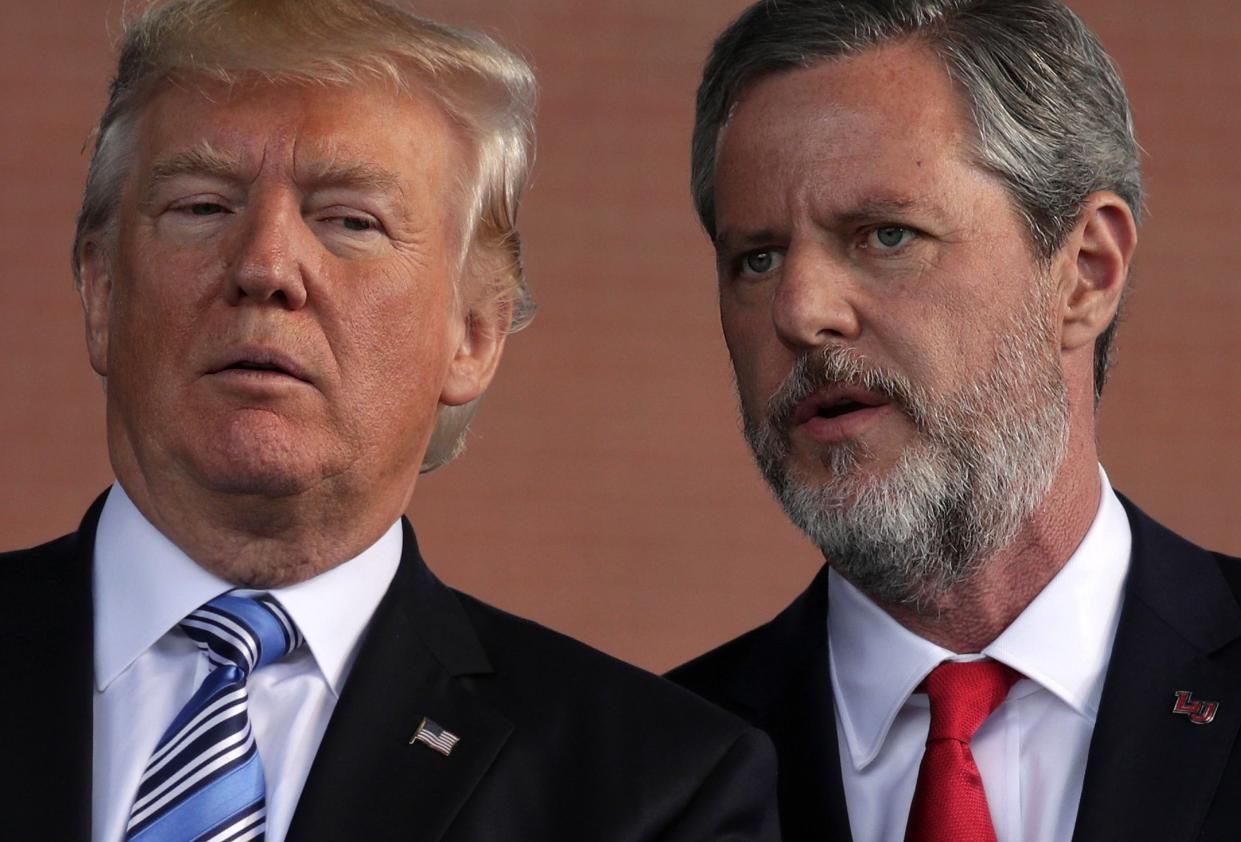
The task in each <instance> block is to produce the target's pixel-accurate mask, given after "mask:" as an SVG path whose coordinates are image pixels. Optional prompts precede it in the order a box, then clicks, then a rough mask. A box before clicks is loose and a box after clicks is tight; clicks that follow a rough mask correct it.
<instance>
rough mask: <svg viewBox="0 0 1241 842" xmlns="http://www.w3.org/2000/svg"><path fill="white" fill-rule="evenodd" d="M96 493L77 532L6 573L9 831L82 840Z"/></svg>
mask: <svg viewBox="0 0 1241 842" xmlns="http://www.w3.org/2000/svg"><path fill="white" fill-rule="evenodd" d="M103 499H104V498H103V497H100V498H99V499H98V500H97V501H95V504H94V505H93V506H92V507H91V508H90V510H89V511H88V512H87V514H86V517H85V518H84V519H83V521H82V525H81V527H80V529H79V532H78V533H77V534H75V535H69V536H66V537H64V538H61V539H60V540H58V541H56V542H54V543H53V544H50V545H47V546H46V547H44V548H41V549H40V550H38V551H35V552H34V553H31V554H30V557H29V558H28V559H26V560H24V561H22V562H20V565H21V567H20V568H19V567H18V566H17V565H6V568H5V575H6V577H8V578H7V579H6V581H7V583H8V585H9V586H10V587H13V588H15V590H14V591H13V593H14V594H15V595H16V597H17V598H15V599H12V600H10V601H9V602H8V603H7V605H6V607H5V610H4V611H3V612H0V639H2V640H4V641H5V644H6V645H5V654H4V659H3V661H4V667H3V674H4V681H5V686H6V687H9V688H23V689H21V690H20V691H18V692H10V693H9V694H6V695H7V696H8V698H7V699H6V701H5V703H4V710H5V711H6V712H8V715H7V716H6V717H5V719H6V726H5V734H4V737H3V744H4V752H3V754H4V759H5V761H6V764H7V763H8V762H10V761H13V760H14V759H15V758H24V760H23V761H22V764H21V785H20V786H17V787H16V788H14V787H6V788H5V789H4V790H3V791H4V793H5V794H4V795H0V803H3V804H5V805H7V806H8V808H9V809H7V810H5V813H6V815H7V816H8V817H9V818H7V819H6V823H5V828H6V832H7V833H10V834H13V836H12V838H15V839H16V838H23V839H25V838H29V839H65V840H80V842H87V840H89V839H90V825H91V773H92V758H93V749H92V740H93V731H94V687H93V684H94V680H93V679H94V608H93V603H92V598H91V557H92V554H93V552H94V544H95V525H96V523H97V522H98V520H99V512H100V510H101V509H102V508H103Z"/></svg>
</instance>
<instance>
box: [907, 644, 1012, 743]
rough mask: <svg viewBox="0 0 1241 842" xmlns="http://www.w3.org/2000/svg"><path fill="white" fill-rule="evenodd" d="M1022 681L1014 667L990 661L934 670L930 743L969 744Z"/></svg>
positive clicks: (929, 680) (957, 663)
mask: <svg viewBox="0 0 1241 842" xmlns="http://www.w3.org/2000/svg"><path fill="white" fill-rule="evenodd" d="M1019 678H1021V674H1020V673H1019V672H1017V671H1016V670H1015V669H1013V668H1012V667H1010V666H1007V665H1005V664H1001V663H999V662H998V661H992V660H990V659H987V660H983V661H944V662H943V663H942V664H940V665H939V666H937V667H936V668H935V669H933V670H931V674H930V675H928V676H927V677H926V681H925V682H924V687H925V689H926V694H927V696H928V697H929V698H930V702H931V730H930V732H929V733H928V734H927V741H928V742H929V741H930V740H957V741H959V742H962V743H965V744H966V745H969V742H970V740H971V739H972V738H973V736H974V732H975V731H977V730H978V729H979V727H980V726H981V725H982V724H983V722H985V721H986V719H987V717H988V716H990V715H991V713H992V711H994V710H995V709H996V708H997V707H999V706H1000V703H1001V702H1003V701H1004V698H1005V697H1006V696H1007V695H1008V691H1009V690H1010V689H1011V688H1012V686H1013V685H1014V684H1015V683H1017V680H1018V679H1019Z"/></svg>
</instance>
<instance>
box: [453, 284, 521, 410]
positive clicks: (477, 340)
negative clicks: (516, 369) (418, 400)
mask: <svg viewBox="0 0 1241 842" xmlns="http://www.w3.org/2000/svg"><path fill="white" fill-rule="evenodd" d="M512 320H513V305H512V302H511V301H510V300H508V299H507V298H505V299H501V300H495V299H494V297H491V296H488V297H487V300H485V301H482V302H477V303H475V304H473V305H470V307H469V309H468V310H467V312H466V313H465V325H464V330H463V331H462V333H461V338H460V340H459V342H458V343H457V348H456V351H455V353H454V354H453V358H452V361H451V362H450V363H449V364H448V376H447V377H446V378H445V379H444V388H443V390H442V391H441V392H440V403H442V404H445V405H447V406H460V405H461V404H466V403H469V402H470V401H472V400H474V399H475V398H478V397H479V396H481V395H482V394H483V392H485V391H486V390H487V386H488V385H490V383H491V378H492V377H493V376H495V373H496V366H498V365H499V364H500V356H501V355H502V354H503V352H504V340H505V339H506V338H507V337H508V329H509V325H510V324H511V323H512Z"/></svg>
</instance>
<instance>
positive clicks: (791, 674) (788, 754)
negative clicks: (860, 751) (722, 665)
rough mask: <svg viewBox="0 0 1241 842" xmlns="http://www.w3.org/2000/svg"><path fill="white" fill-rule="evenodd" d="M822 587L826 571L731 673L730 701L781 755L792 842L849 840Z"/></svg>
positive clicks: (785, 824) (784, 818)
mask: <svg viewBox="0 0 1241 842" xmlns="http://www.w3.org/2000/svg"><path fill="white" fill-rule="evenodd" d="M827 587H828V577H827V567H826V566H824V567H823V569H822V570H821V571H819V574H818V575H817V576H816V577H815V579H814V581H813V582H812V583H811V584H810V587H808V588H807V589H806V591H805V592H804V593H803V594H802V595H801V596H799V597H798V598H797V600H796V601H794V602H793V604H792V605H790V606H789V607H788V608H787V609H785V610H784V612H783V613H781V615H780V616H779V617H777V618H776V619H775V620H774V621H773V622H772V623H771V625H770V626H769V627H768V629H767V631H768V632H769V633H770V635H771V638H770V639H769V640H768V641H766V642H765V643H764V645H763V646H762V647H761V648H759V649H756V650H754V651H753V652H751V654H750V658H751V663H750V664H748V665H745V666H743V667H741V668H739V669H737V670H736V671H735V674H736V675H739V676H744V677H745V679H744V680H743V681H741V682H738V683H737V684H736V685H735V687H734V689H733V693H734V694H735V698H737V699H739V700H740V702H741V703H742V704H743V705H745V706H747V707H748V708H749V710H750V711H751V714H750V716H749V719H750V720H751V721H752V722H753V723H754V724H755V725H757V726H758V727H759V728H761V729H762V730H764V731H766V732H767V733H768V734H769V735H770V736H771V739H772V742H774V743H775V745H776V748H777V752H778V753H779V761H780V772H779V775H780V778H779V796H780V814H781V826H782V829H783V833H784V837H785V839H787V840H789V842H799V840H805V839H810V838H814V839H828V840H832V842H848V840H850V839H851V836H850V832H849V817H848V811H847V810H846V808H845V796H844V784H843V782H842V779H841V772H840V762H841V761H840V748H839V745H838V743H837V739H836V705H835V701H834V699H833V697H832V684H831V674H830V673H829V671H828V646H827ZM756 677H757V678H756ZM742 713H744V712H742ZM811 828H813V829H814V832H813V833H812V834H808V833H807V829H811ZM825 830H826V831H827V834H826V835H824V831H825Z"/></svg>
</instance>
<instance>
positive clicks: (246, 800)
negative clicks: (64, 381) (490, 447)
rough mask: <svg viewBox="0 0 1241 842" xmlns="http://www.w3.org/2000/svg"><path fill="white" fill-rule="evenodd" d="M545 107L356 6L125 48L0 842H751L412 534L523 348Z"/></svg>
mask: <svg viewBox="0 0 1241 842" xmlns="http://www.w3.org/2000/svg"><path fill="white" fill-rule="evenodd" d="M533 100H534V81H533V78H532V76H531V74H530V71H529V69H528V68H527V67H526V65H525V64H524V63H523V62H521V61H520V60H519V59H517V58H516V57H514V56H513V55H511V54H510V53H509V52H507V51H505V50H504V49H502V48H500V47H499V46H497V45H496V44H495V43H494V42H493V41H491V40H490V39H488V38H486V37H483V36H481V35H477V34H473V33H469V32H465V31H461V30H457V29H454V28H451V27H448V26H444V25H441V24H438V23H434V22H431V21H427V20H423V19H420V18H417V17H415V16H413V15H410V14H408V13H406V12H404V11H402V10H400V9H397V8H395V7H392V6H389V5H385V4H383V3H381V2H378V0H264V2H259V0H173V2H167V3H161V4H157V5H155V6H153V7H151V8H150V9H149V10H147V11H146V12H145V13H144V14H142V15H141V16H139V17H138V18H137V19H136V21H135V22H134V23H133V24H132V25H131V26H130V27H129V29H128V30H127V32H126V33H125V35H124V38H123V41H122V44H121V49H120V58H119V63H118V70H117V76H116V80H115V82H114V83H113V85H112V90H111V97H110V99H109V101H108V105H107V108H106V110H105V112H104V114H103V116H102V118H101V120H100V123H99V129H98V137H97V141H96V148H95V154H94V158H93V160H92V162H91V168H90V173H89V175H88V179H87V185H86V190H85V197H84V200H83V204H82V212H81V215H80V217H79V221H78V230H77V238H76V242H75V245H74V252H73V253H74V269H75V272H76V275H77V279H78V289H79V291H80V295H81V300H82V306H83V309H84V313H85V322H86V339H87V347H88V351H89V357H90V363H91V365H92V367H93V368H94V369H95V371H97V372H98V373H99V375H100V376H101V377H103V378H104V384H105V389H106V396H107V432H108V448H109V452H110V455H111V461H112V465H113V468H114V470H115V473H116V478H117V481H116V483H115V484H114V485H113V486H112V488H111V489H110V490H109V491H108V492H107V493H106V494H105V495H104V496H103V497H101V498H100V499H99V501H98V502H96V504H95V505H94V506H93V507H92V508H91V509H90V511H89V512H88V513H87V515H86V517H85V519H84V520H83V522H82V524H81V526H80V528H79V529H78V531H77V532H76V533H74V534H72V535H68V536H66V537H64V538H61V539H59V540H57V541H54V542H52V543H50V544H45V545H43V546H41V547H37V548H35V549H32V550H26V551H22V552H15V553H9V554H7V555H5V556H3V557H0V565H2V569H3V571H4V574H5V583H6V593H8V594H9V595H10V600H9V605H8V607H7V609H6V611H5V612H3V614H0V636H3V639H4V640H5V641H6V647H5V648H6V651H5V654H4V660H3V663H2V664H0V674H2V675H3V676H4V679H5V688H6V692H5V699H6V701H5V702H4V704H3V708H2V710H3V711H4V713H5V714H6V716H5V719H6V723H7V724H6V728H5V731H6V736H5V738H4V743H3V744H4V748H5V750H4V762H5V767H6V769H7V770H8V772H9V775H8V778H9V780H10V783H9V785H8V786H6V787H5V789H4V795H3V796H0V798H2V799H3V803H4V804H5V807H6V810H5V812H6V819H5V821H4V832H3V834H2V835H4V837H5V838H12V839H49V840H52V839H54V840H57V841H58V842H60V840H81V842H87V840H93V842H121V841H122V840H130V842H164V841H165V840H167V841H169V842H171V840H177V842H185V840H213V841H214V842H225V840H230V842H241V840H253V839H269V840H284V839H287V840H300V841H301V842H307V841H308V840H367V842H372V841H373V840H384V839H400V840H425V841H426V842H431V840H463V841H464V840H474V839H479V840H481V839H488V840H494V839H505V840H530V842H536V841H537V842H546V840H561V839H563V840H585V839H590V840H616V842H621V840H656V839H661V840H685V842H690V840H695V842H696V840H706V839H730V840H767V839H773V838H775V832H774V829H773V827H774V807H773V798H772V796H773V789H774V771H773V768H772V758H771V749H770V746H769V745H768V744H767V742H766V739H765V738H764V737H762V735H761V734H759V733H758V732H757V731H755V730H754V729H751V728H749V727H747V726H745V725H744V724H743V723H742V722H741V721H740V720H738V719H735V718H733V717H731V716H729V715H727V714H725V713H723V712H721V711H718V710H717V709H715V708H712V707H711V706H709V705H707V704H706V703H704V702H701V701H700V700H698V699H696V698H695V697H693V696H692V695H691V694H689V693H687V692H685V691H684V690H681V689H680V688H677V687H674V686H672V685H670V684H668V683H666V682H664V681H662V680H661V679H657V678H655V677H653V676H650V675H648V674H646V673H643V672H642V671H640V670H638V669H636V668H633V667H630V666H628V665H625V664H622V663H619V662H617V661H614V660H612V659H610V658H608V657H606V656H604V655H601V654H600V653H597V652H594V651H592V650H590V649H588V648H587V647H585V646H582V645H581V644H578V643H576V642H574V641H571V640H569V639H567V638H564V637H562V636H560V635H557V634H555V633H553V632H550V631H548V630H546V629H543V628H541V627H539V626H537V625H535V624H533V623H530V622H527V621H524V620H521V619H518V618H515V617H512V616H509V615H507V614H504V613H503V612H500V611H498V610H496V609H494V608H491V607H489V606H486V605H484V604H482V603H480V602H478V601H477V600H474V599H472V598H470V597H468V596H465V595H463V594H459V593H456V592H454V591H452V590H450V589H448V588H446V587H445V586H444V585H442V584H440V583H439V582H438V581H437V580H436V579H435V577H434V576H433V575H432V574H431V572H430V571H429V570H428V569H427V567H426V565H425V564H424V563H423V561H422V559H421V558H420V556H419V553H418V548H417V544H416V543H415V539H414V534H413V532H412V530H411V528H410V525H409V524H408V522H406V521H404V520H403V518H402V517H401V513H402V512H403V511H404V510H405V509H406V507H407V506H408V504H409V502H410V498H411V495H412V494H413V491H414V486H415V482H416V480H417V478H418V476H419V474H420V472H423V471H426V470H429V469H432V468H435V467H437V466H440V465H442V464H444V463H445V462H447V461H448V460H450V459H451V458H452V456H453V455H455V453H456V452H457V451H458V450H459V448H460V440H461V436H462V434H463V429H464V425H465V422H466V420H467V419H468V416H469V413H470V411H471V408H472V407H473V406H474V404H475V402H476V401H477V400H478V398H479V397H480V396H481V395H482V393H483V391H484V390H485V389H486V387H487V385H488V384H489V382H490V381H491V378H492V376H493V374H494V372H495V370H496V366H497V363H498V361H499V359H500V355H501V352H502V350H503V347H504V343H505V338H506V336H507V335H508V334H509V333H510V332H511V331H513V330H515V329H517V328H518V327H520V326H522V325H523V324H525V322H526V321H528V319H529V317H530V314H531V309H532V308H531V304H530V299H529V295H528V293H527V291H526V288H525V283H524V280H523V276H522V264H521V253H520V247H519V239H518V236H517V229H516V216H517V209H518V202H519V200H520V198H521V195H522V192H523V190H524V188H525V184H526V181H527V175H528V170H529V164H530V157H531V152H530V146H531V114H532V109H533ZM466 516H469V515H468V514H463V517H466Z"/></svg>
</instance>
